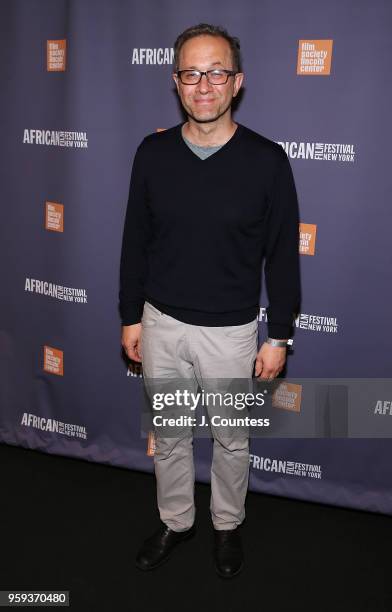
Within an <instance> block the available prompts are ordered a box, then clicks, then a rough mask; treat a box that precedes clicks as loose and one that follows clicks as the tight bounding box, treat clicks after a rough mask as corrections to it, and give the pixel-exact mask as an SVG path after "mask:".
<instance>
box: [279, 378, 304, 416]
mask: <svg viewBox="0 0 392 612" xmlns="http://www.w3.org/2000/svg"><path fill="white" fill-rule="evenodd" d="M301 392H302V385H295V384H293V383H285V382H282V383H281V384H280V385H278V387H277V388H276V389H275V391H274V392H273V394H272V406H273V407H274V408H283V409H284V410H292V411H293V412H300V410H301Z"/></svg>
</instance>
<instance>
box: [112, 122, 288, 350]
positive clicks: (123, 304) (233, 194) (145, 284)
mask: <svg viewBox="0 0 392 612" xmlns="http://www.w3.org/2000/svg"><path fill="white" fill-rule="evenodd" d="M182 125H183V124H178V125H176V126H174V127H172V128H169V129H167V130H165V131H161V132H157V133H153V134H150V135H148V136H146V137H145V138H144V140H143V141H142V142H141V144H140V145H139V147H138V149H137V151H136V154H135V157H134V161H133V166H132V173H131V180H130V186H129V197H128V205H127V210H126V215H125V222H124V231H123V239H122V251H121V263H120V293H119V306H120V315H121V319H122V324H123V325H132V324H134V323H139V322H140V321H141V318H142V314H143V307H144V303H145V301H148V302H150V303H151V304H153V305H154V306H156V307H157V308H159V309H160V310H161V311H162V312H163V313H165V314H168V315H170V316H172V317H174V318H176V319H178V320H179V321H182V322H184V323H190V324H192V325H203V326H214V327H215V326H229V325H241V324H243V323H248V322H250V321H251V320H252V319H254V318H255V317H256V316H257V314H258V311H259V300H260V291H261V270H262V261H263V258H264V259H265V265H264V275H265V282H266V288H267V292H268V306H267V311H266V314H267V325H268V335H269V336H270V337H273V338H289V337H290V336H291V335H292V332H293V319H294V317H295V316H296V315H297V313H298V309H299V302H300V274H299V211H298V200H297V193H296V188H295V183H294V178H293V174H292V170H291V166H290V162H289V160H288V157H287V154H286V153H285V151H284V149H283V148H282V147H281V146H280V145H278V144H277V143H275V142H273V141H272V140H269V139H267V138H265V137H264V136H262V135H261V134H258V133H257V132H254V131H253V130H251V129H249V128H247V127H245V126H244V125H242V124H238V125H237V129H236V131H235V132H234V134H233V136H232V137H231V138H230V139H229V140H228V141H227V142H226V143H225V144H224V145H223V146H222V147H221V148H220V149H219V150H218V151H216V152H215V153H214V154H213V155H211V156H209V157H208V158H206V159H200V158H199V157H198V156H197V155H195V153H193V152H192V151H191V149H190V148H189V147H188V145H187V144H186V143H185V141H184V139H183V137H182V131H181V130H182Z"/></svg>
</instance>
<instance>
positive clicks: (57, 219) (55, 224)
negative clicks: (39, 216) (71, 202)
mask: <svg viewBox="0 0 392 612" xmlns="http://www.w3.org/2000/svg"><path fill="white" fill-rule="evenodd" d="M45 229H47V230H52V231H53V232H63V231H64V206H63V204H58V203H57V202H45Z"/></svg>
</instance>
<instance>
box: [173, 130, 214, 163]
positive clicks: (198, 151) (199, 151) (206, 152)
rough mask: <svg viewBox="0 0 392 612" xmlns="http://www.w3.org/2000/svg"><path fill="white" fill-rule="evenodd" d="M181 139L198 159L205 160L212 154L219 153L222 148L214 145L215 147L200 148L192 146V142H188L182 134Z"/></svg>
mask: <svg viewBox="0 0 392 612" xmlns="http://www.w3.org/2000/svg"><path fill="white" fill-rule="evenodd" d="M182 137H183V139H184V140H185V142H186V144H187V145H188V147H189V148H190V149H191V150H192V151H193V152H194V153H195V155H197V156H198V157H200V159H206V158H207V157H209V156H210V155H212V154H213V153H216V152H217V151H219V149H220V148H221V147H223V145H216V146H215V147H200V146H199V145H195V144H193V142H190V141H189V140H188V139H187V138H185V136H184V134H182Z"/></svg>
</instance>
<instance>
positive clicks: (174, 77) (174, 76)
mask: <svg viewBox="0 0 392 612" xmlns="http://www.w3.org/2000/svg"><path fill="white" fill-rule="evenodd" d="M172 77H173V81H174V82H175V84H176V87H177V91H178V76H177V74H176V73H175V72H173V74H172Z"/></svg>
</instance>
